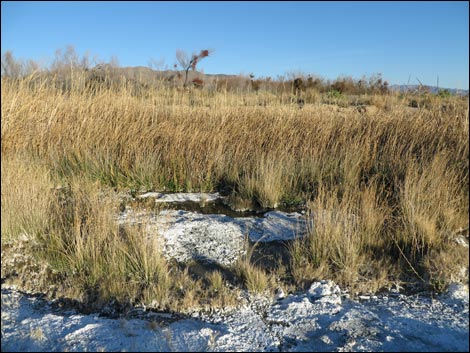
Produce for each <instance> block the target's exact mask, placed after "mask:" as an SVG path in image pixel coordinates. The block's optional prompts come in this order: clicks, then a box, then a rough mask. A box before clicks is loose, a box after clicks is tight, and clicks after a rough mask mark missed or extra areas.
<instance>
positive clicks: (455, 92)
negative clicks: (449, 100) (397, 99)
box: [390, 85, 468, 96]
mask: <svg viewBox="0 0 470 353" xmlns="http://www.w3.org/2000/svg"><path fill="white" fill-rule="evenodd" d="M423 87H424V88H425V89H426V90H428V91H429V92H431V93H433V94H436V93H439V91H440V90H443V89H446V90H448V91H449V92H450V93H451V94H453V95H459V96H467V95H468V90H464V89H457V88H444V87H436V86H423ZM419 88H420V85H391V86H390V89H391V90H392V91H399V92H417V91H418V90H419Z"/></svg>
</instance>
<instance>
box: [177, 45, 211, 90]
mask: <svg viewBox="0 0 470 353" xmlns="http://www.w3.org/2000/svg"><path fill="white" fill-rule="evenodd" d="M207 56H209V50H207V49H205V50H201V51H200V52H199V54H193V55H192V56H191V58H189V56H188V54H187V53H186V52H184V51H182V50H180V49H178V50H177V51H176V60H178V64H179V65H180V66H181V68H183V70H184V72H185V77H184V84H183V87H186V83H187V82H188V71H189V69H192V70H196V65H197V64H198V63H199V62H200V61H201V60H202V59H204V58H205V57H207Z"/></svg>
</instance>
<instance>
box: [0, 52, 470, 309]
mask: <svg viewBox="0 0 470 353" xmlns="http://www.w3.org/2000/svg"><path fill="white" fill-rule="evenodd" d="M201 53H202V54H200V55H202V57H205V56H207V55H205V54H206V51H201ZM203 54H204V55H203ZM15 65H16V66H15ZM188 65H189V63H188ZM89 66H90V64H89V61H88V59H87V58H81V59H79V58H78V57H77V56H76V55H75V54H74V52H73V51H70V50H69V51H67V52H66V53H65V54H64V55H63V56H59V57H58V60H56V62H55V63H54V65H52V66H51V67H50V68H48V70H39V69H37V67H35V66H34V65H33V64H32V63H29V64H28V65H25V64H24V63H21V62H18V61H15V60H14V58H12V57H11V55H10V56H9V57H8V56H4V57H3V60H2V79H1V80H2V81H1V114H2V119H1V139H2V144H1V149H2V154H1V162H2V167H1V180H2V193H1V219H2V222H1V241H2V281H4V280H5V281H10V282H11V283H16V284H17V285H19V286H20V288H23V289H29V290H34V291H42V292H45V293H48V294H49V295H50V296H51V297H57V296H65V297H68V298H72V299H76V300H77V301H78V302H79V303H81V305H84V306H85V307H88V308H90V307H93V308H97V307H103V306H104V305H105V304H107V303H108V304H109V303H110V302H115V303H120V304H119V305H125V304H126V303H127V304H141V303H143V304H145V305H147V306H150V307H154V308H158V309H166V310H176V311H184V310H185V309H187V308H191V307H196V306H202V307H211V306H223V307H226V306H229V305H232V304H235V303H236V298H237V292H236V291H234V290H233V288H247V289H249V290H250V291H253V292H262V291H266V290H268V291H272V290H274V289H275V287H279V286H281V287H284V288H288V289H289V290H295V289H298V288H303V287H305V286H307V285H309V284H310V283H311V282H312V281H314V280H318V279H332V280H334V281H336V282H338V283H339V284H340V285H342V286H345V287H348V288H350V289H351V291H352V292H353V293H361V292H369V291H377V290H380V289H383V288H387V287H390V286H391V285H392V284H396V283H411V282H417V283H420V284H421V285H422V286H424V287H426V288H432V289H435V290H443V289H444V288H446V286H447V284H448V283H449V282H451V281H454V280H458V279H459V278H460V277H459V276H458V274H459V273H461V270H462V268H464V269H465V268H467V269H468V249H467V248H464V247H463V246H461V245H460V244H459V243H458V242H457V241H456V239H457V237H459V236H462V235H464V236H465V234H466V235H467V237H468V215H469V139H468V136H469V120H468V116H469V115H468V113H469V110H468V97H460V96H452V95H450V94H431V93H429V92H426V91H425V90H424V91H423V90H421V91H418V92H407V93H400V92H392V91H390V90H389V88H388V85H387V83H386V82H385V81H383V80H382V78H381V77H380V75H377V76H374V77H371V78H370V79H363V80H353V79H350V78H339V79H337V80H336V81H333V82H329V81H325V80H322V79H318V78H312V77H300V75H299V77H296V79H297V80H294V79H291V80H290V79H277V80H273V79H270V78H260V79H257V80H254V75H252V77H246V78H245V77H241V76H239V77H228V76H227V77H222V78H219V77H218V78H212V79H211V80H206V79H204V80H203V79H201V78H195V79H192V81H191V77H189V81H188V76H187V73H188V72H187V70H186V72H185V75H184V76H182V75H180V78H178V76H176V78H171V79H169V78H168V77H160V78H152V79H144V78H142V77H141V78H140V79H139V78H138V77H137V78H129V77H128V76H126V75H125V74H124V70H123V69H120V68H119V67H117V66H116V65H101V67H100V68H99V69H90V68H89ZM188 67H189V66H188ZM183 81H184V82H183ZM188 82H193V83H194V82H196V83H197V84H196V83H194V84H193V85H190V84H189V83H188ZM183 83H184V86H185V87H184V88H183ZM144 191H167V192H168V191H170V192H176V191H178V192H180V191H187V192H195V191H202V192H213V191H223V192H224V193H226V194H227V195H228V199H229V200H232V201H233V202H234V207H235V208H236V207H237V204H244V205H252V206H253V207H258V208H264V209H268V208H277V207H287V206H289V207H298V208H304V209H305V210H306V211H307V213H308V215H309V219H310V222H309V223H310V224H313V226H312V227H311V229H309V232H308V234H307V235H306V236H305V237H302V238H300V239H298V240H296V241H294V242H291V243H290V244H288V245H287V246H288V250H289V251H288V253H289V261H287V262H286V263H282V264H277V265H276V266H272V267H262V266H261V265H259V263H258V262H256V261H255V260H256V259H254V257H253V256H251V258H250V257H249V258H247V259H244V260H241V261H240V262H239V264H238V265H236V268H231V269H230V268H228V269H223V270H221V271H219V270H214V271H208V272H207V273H206V274H204V275H195V273H194V272H193V271H191V266H187V265H182V264H176V263H172V262H169V261H167V260H165V259H164V257H163V256H162V254H161V244H159V243H158V240H159V239H158V237H157V238H156V239H151V240H150V239H148V238H147V237H146V236H144V232H143V230H142V229H138V228H133V227H127V228H123V227H119V226H118V225H117V224H116V222H115V220H114V218H113V217H114V215H116V214H117V213H118V212H119V209H120V207H122V206H123V205H122V201H121V200H120V199H119V198H118V197H117V195H118V194H128V195H135V194H136V193H137V192H144ZM142 228H144V227H142ZM15 254H17V255H15ZM229 282H230V283H229ZM127 304H126V305H127ZM116 305H117V304H116Z"/></svg>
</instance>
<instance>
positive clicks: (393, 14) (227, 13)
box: [1, 1, 469, 89]
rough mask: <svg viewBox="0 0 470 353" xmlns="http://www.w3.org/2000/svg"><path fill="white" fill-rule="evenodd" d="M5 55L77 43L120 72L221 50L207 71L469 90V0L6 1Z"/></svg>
mask: <svg viewBox="0 0 470 353" xmlns="http://www.w3.org/2000/svg"><path fill="white" fill-rule="evenodd" d="M1 6H2V12H1V16H2V22H1V26H2V27H1V28H2V29H1V51H2V54H3V53H4V52H5V51H6V50H11V51H13V55H14V56H15V57H17V58H21V59H34V60H39V61H41V60H42V61H43V62H48V60H49V61H50V60H52V59H53V57H54V53H55V51H56V49H59V48H62V49H64V48H65V47H66V46H67V45H73V46H74V47H75V49H76V51H77V52H78V53H79V54H80V55H83V54H84V53H85V52H86V51H89V53H90V54H91V55H92V56H93V55H97V56H98V57H99V58H100V59H102V60H105V61H108V60H109V59H110V58H111V56H116V57H117V58H118V59H119V64H120V65H121V66H148V63H149V60H150V59H151V58H153V59H155V60H156V61H160V62H161V61H162V60H164V64H165V65H167V66H168V67H172V65H173V64H174V63H175V62H176V59H175V52H176V50H177V49H182V50H185V51H186V52H188V53H192V52H193V51H199V50H201V49H206V48H210V49H213V50H214V52H213V54H212V55H211V57H209V58H206V59H204V60H203V61H202V62H201V63H200V65H199V67H198V68H200V69H203V70H204V72H206V73H228V74H239V73H245V74H248V73H250V72H253V73H254V74H255V75H256V76H258V77H259V76H272V77H273V78H276V77H277V76H278V75H285V74H286V73H290V72H303V73H311V74H314V75H318V76H321V77H323V78H326V79H335V78H337V77H338V76H340V75H347V76H352V77H354V78H360V77H361V76H362V75H366V76H370V75H371V74H373V73H382V75H383V77H384V78H385V79H386V80H388V81H389V82H390V83H391V84H403V83H407V82H408V80H409V78H411V79H410V83H413V84H414V83H417V81H416V78H418V79H419V80H420V81H421V82H423V84H428V85H435V84H436V79H437V76H438V75H439V86H440V87H448V88H460V89H468V77H469V71H468V67H469V59H468V58H469V44H468V43H469V4H468V2H466V1H465V2H450V1H442V2H401V1H400V2H377V3H375V2H20V1H15V2H8V1H2V3H1Z"/></svg>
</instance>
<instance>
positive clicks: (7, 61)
mask: <svg viewBox="0 0 470 353" xmlns="http://www.w3.org/2000/svg"><path fill="white" fill-rule="evenodd" d="M23 66H24V65H23V62H22V61H21V60H17V59H15V58H14V57H13V53H12V52H11V51H10V50H8V51H6V52H5V54H3V55H2V76H5V77H11V78H18V77H20V76H21V74H22V72H23Z"/></svg>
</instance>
